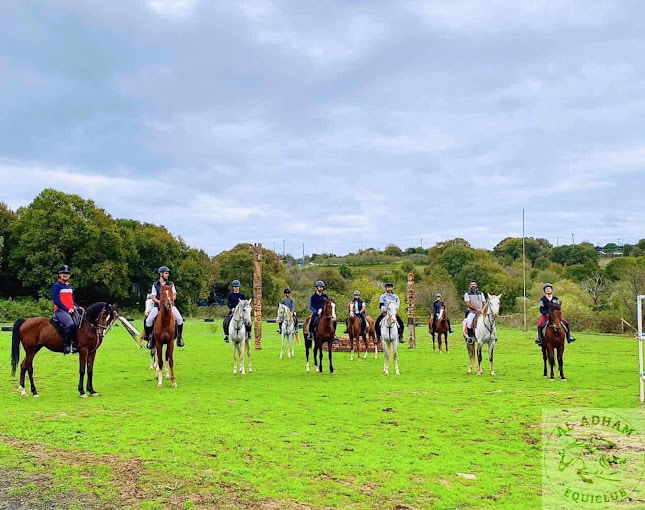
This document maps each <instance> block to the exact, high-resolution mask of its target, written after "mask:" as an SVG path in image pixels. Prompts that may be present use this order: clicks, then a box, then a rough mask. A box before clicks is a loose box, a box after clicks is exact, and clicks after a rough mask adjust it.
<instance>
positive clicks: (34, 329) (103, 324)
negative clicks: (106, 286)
mask: <svg viewBox="0 0 645 510" xmlns="http://www.w3.org/2000/svg"><path fill="white" fill-rule="evenodd" d="M116 309H117V307H116V305H113V304H112V305H111V304H108V303H103V302H100V303H94V304H93V305H91V306H89V307H88V308H87V311H85V312H82V311H81V309H79V311H77V312H76V313H79V314H81V315H80V324H79V326H78V329H77V331H76V332H75V336H76V341H77V345H78V365H79V379H78V392H79V393H80V396H81V397H87V393H89V394H90V395H91V396H93V397H97V396H98V395H99V394H98V393H97V392H96V391H95V390H94V384H93V375H94V359H95V358H96V351H97V350H98V348H99V347H100V346H101V344H102V343H103V339H104V338H105V335H106V334H107V332H108V330H109V329H110V327H111V326H112V324H113V323H114V321H115V320H116V319H117V317H118V315H117V312H116ZM20 344H22V347H23V349H24V350H25V359H24V360H23V362H22V363H21V365H20V385H19V386H18V392H19V393H20V395H21V396H23V397H26V396H27V392H26V391H25V373H26V372H28V373H29V383H30V384H31V394H32V395H33V396H34V398H38V397H39V394H38V390H37V389H36V385H35V384H34V365H33V361H34V357H35V356H36V354H37V353H38V351H40V349H42V348H43V347H46V348H47V349H49V350H50V351H52V352H63V349H64V341H63V337H62V335H61V334H60V333H59V332H58V331H57V330H56V327H55V326H54V325H53V324H52V323H51V322H50V320H49V319H46V318H44V317H34V318H31V319H24V318H21V319H18V320H17V321H16V322H14V324H13V333H12V338H11V375H12V377H13V376H15V375H16V369H17V367H18V362H19V361H20ZM86 370H87V393H86V392H85V389H84V379H85V371H86Z"/></svg>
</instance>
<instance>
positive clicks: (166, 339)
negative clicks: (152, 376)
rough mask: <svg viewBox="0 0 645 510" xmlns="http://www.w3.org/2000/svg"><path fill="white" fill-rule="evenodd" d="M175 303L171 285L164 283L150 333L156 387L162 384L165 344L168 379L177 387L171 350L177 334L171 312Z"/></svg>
mask: <svg viewBox="0 0 645 510" xmlns="http://www.w3.org/2000/svg"><path fill="white" fill-rule="evenodd" d="M174 304H175V299H174V294H173V293H172V285H164V286H163V287H162V288H161V299H160V300H159V314H158V315H157V318H156V319H155V323H154V326H153V329H152V335H153V338H154V340H155V349H156V351H157V387H158V388H161V387H162V386H163V375H162V370H163V346H164V345H165V346H166V361H167V362H168V367H169V368H170V381H171V382H172V387H173V388H176V387H177V379H175V360H174V358H173V351H174V348H175V337H176V336H177V323H176V321H175V316H174V315H173V313H172V307H173V305H174Z"/></svg>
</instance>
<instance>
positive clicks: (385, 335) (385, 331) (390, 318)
mask: <svg viewBox="0 0 645 510" xmlns="http://www.w3.org/2000/svg"><path fill="white" fill-rule="evenodd" d="M396 311H397V310H396V303H395V302H393V301H390V302H389V303H388V305H387V308H386V309H385V317H383V319H381V323H380V326H381V343H382V344H383V356H384V358H385V360H384V362H383V373H384V374H385V375H390V358H394V366H395V368H396V375H401V372H400V371H399V323H398V321H397V320H396Z"/></svg>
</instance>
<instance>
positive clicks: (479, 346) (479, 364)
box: [477, 340, 484, 375]
mask: <svg viewBox="0 0 645 510" xmlns="http://www.w3.org/2000/svg"><path fill="white" fill-rule="evenodd" d="M483 347H484V344H483V342H481V343H480V342H479V340H478V341H477V375H482V374H483V373H484V372H483V371H482V348H483Z"/></svg>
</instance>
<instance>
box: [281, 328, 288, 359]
mask: <svg viewBox="0 0 645 510" xmlns="http://www.w3.org/2000/svg"><path fill="white" fill-rule="evenodd" d="M280 336H281V337H282V343H281V344H280V359H282V350H283V349H284V329H282V328H280ZM288 356H289V347H287V357H288Z"/></svg>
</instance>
